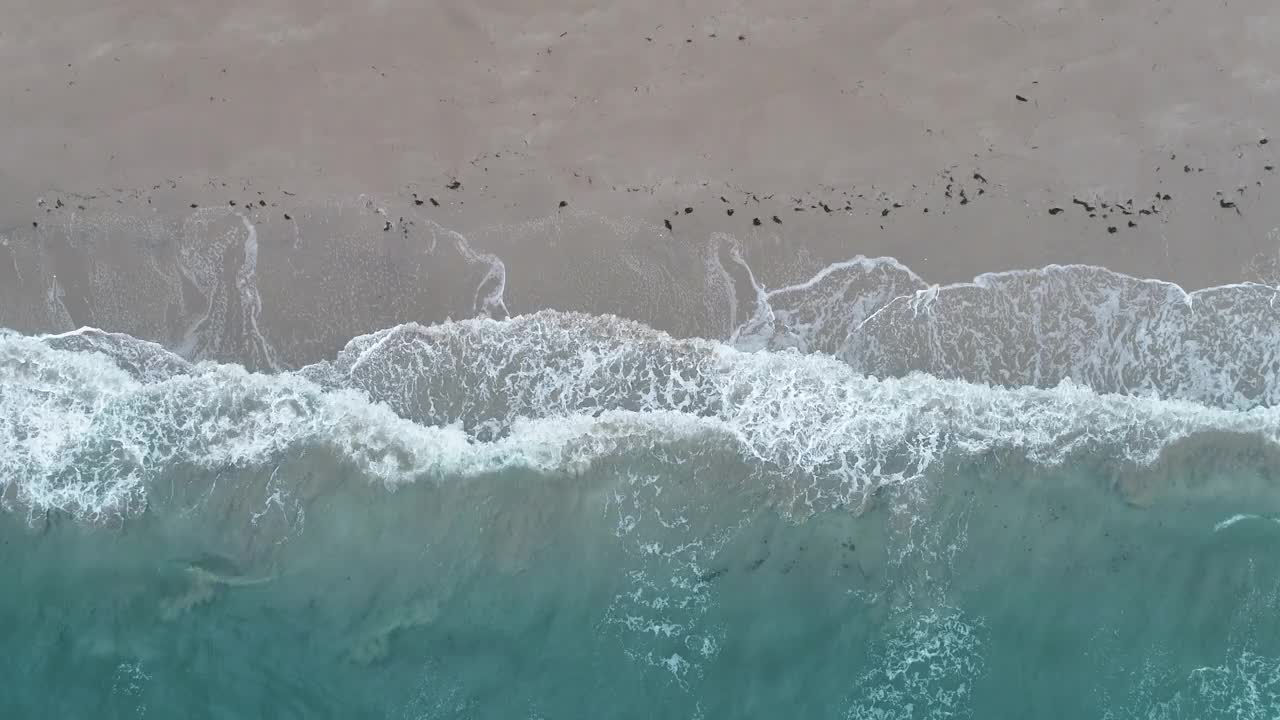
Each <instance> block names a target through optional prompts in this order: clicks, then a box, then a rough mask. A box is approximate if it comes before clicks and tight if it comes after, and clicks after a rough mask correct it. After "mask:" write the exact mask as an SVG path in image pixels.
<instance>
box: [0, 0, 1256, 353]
mask: <svg viewBox="0 0 1280 720" xmlns="http://www.w3.org/2000/svg"><path fill="white" fill-rule="evenodd" d="M357 5H358V6H356V5H347V4H331V3H317V2H299V1H298V0H277V1H276V2H271V3H243V2H229V3H218V4H208V3H192V2H177V3H154V2H149V1H147V2H143V1H139V2H130V3H117V4H113V5H112V6H109V7H103V6H102V5H101V4H100V3H88V2H83V0H67V1H65V2H60V3H57V4H54V5H49V4H47V3H35V2H25V1H20V0H12V1H11V2H9V3H8V7H7V8H6V12H5V16H6V17H8V18H10V19H11V21H10V22H6V23H5V24H4V25H5V27H4V28H3V30H0V68H3V69H2V70H0V105H2V106H3V107H5V108H6V112H4V113H3V114H2V116H0V326H6V327H10V328H14V329H18V330H21V331H24V332H33V331H58V330H67V329H71V328H75V327H79V326H83V325H92V326H95V327H99V328H102V329H106V330H118V331H124V332H129V333H130V334H133V335H135V336H137V337H143V338H147V339H152V340H156V341H159V342H162V343H163V344H165V345H166V346H169V347H174V348H178V349H180V350H182V351H183V352H184V354H186V355H187V356H189V357H209V358H218V359H240V360H243V361H245V362H248V363H249V364H250V365H252V366H254V367H272V366H275V367H286V366H297V365H299V364H302V363H304V362H307V361H309V360H313V359H315V358H317V357H325V356H329V355H331V354H332V353H333V351H334V350H336V349H337V348H338V347H341V345H342V344H343V343H344V342H346V340H347V339H349V338H350V337H352V336H353V335H355V334H358V333H361V332H367V331H369V330H373V329H376V328H381V327H386V326H389V325H392V324H395V323H399V322H405V321H411V320H415V321H419V322H424V323H429V322H436V321H441V320H444V319H446V318H454V319H457V318H460V317H467V316H471V315H475V314H483V313H487V314H490V315H498V316H501V315H506V314H520V313H526V312H530V311H533V310H536V309H539V308H547V307H552V308H557V309H564V310H583V311H590V312H594V313H602V312H612V313H616V314H619V315H623V316H627V317H631V318H635V319H638V320H641V321H643V322H645V323H648V324H650V325H652V326H654V327H657V328H659V329H664V330H668V331H670V332H673V333H675V334H678V335H706V336H712V337H725V336H727V335H728V333H730V332H731V331H732V330H733V327H734V325H735V324H736V323H738V322H741V320H742V319H743V318H741V317H737V316H736V315H735V313H734V311H733V310H732V308H730V306H731V305H732V304H733V303H726V298H730V299H731V298H735V297H741V296H743V294H744V293H749V292H750V287H751V286H750V284H749V283H746V282H745V281H744V280H743V278H742V277H741V276H740V275H741V271H742V268H743V267H749V268H750V271H751V273H752V274H753V276H754V278H755V280H756V281H757V282H758V283H760V284H762V285H764V286H767V287H776V286H778V285H785V284H788V283H794V282H799V281H802V280H804V279H805V278H807V277H810V276H812V275H813V274H814V273H815V272H817V271H819V270H821V269H822V268H823V267H825V266H827V265H828V264H830V263H832V262H835V261H839V260H844V259H847V258H850V257H853V256H856V255H867V256H880V255H888V256H893V257H896V258H898V259H899V260H901V261H902V262H903V263H905V264H906V265H908V266H910V267H911V268H912V269H913V270H915V271H916V272H917V273H919V274H920V275H921V276H922V277H924V278H926V279H928V280H929V281H932V282H939V283H945V282H953V281H957V280H967V279H969V278H972V277H973V276H975V275H976V274H979V273H983V272H989V271H997V270H1004V269H1013V268H1034V267H1040V266H1043V265H1046V264H1050V263H1085V264H1095V265H1102V266H1105V267H1108V268H1111V269H1113V270H1116V271H1119V272H1123V273H1127V274H1130V275H1134V276H1138V277H1154V278H1161V279H1166V280H1171V281H1174V282H1177V283H1179V284H1181V285H1183V286H1184V287H1185V288H1187V289H1193V288H1201V287H1206V286H1212V285H1217V284H1224V283H1233V282H1240V281H1262V282H1268V283H1271V284H1275V283H1277V282H1280V230H1277V227H1280V203H1277V202H1276V201H1275V200H1276V195H1275V187H1277V186H1276V185H1275V184H1273V183H1276V182H1280V176H1278V175H1277V173H1276V171H1275V165H1276V164H1277V162H1280V158H1278V157H1277V156H1278V155H1280V153H1277V150H1278V149H1280V128H1277V127H1273V126H1272V125H1271V124H1273V123H1274V122H1275V119H1276V118H1280V8H1277V7H1276V6H1275V4H1274V3H1270V2H1265V1H1263V0H1254V1H1251V2H1238V3H1232V4H1231V5H1230V6H1229V7H1224V6H1219V5H1213V6H1209V5H1205V4H1204V3H1197V2H1191V1H1190V0H1176V1H1173V2H1162V3H1150V2H1136V1H1131V0H1124V1H1123V2H1078V3H1063V4H1054V3H1025V2H1014V1H1012V0H999V1H997V2H989V3H981V4H978V3H967V4H961V5H951V6H942V5H938V4H936V3H924V2H892V3H889V2H872V3H866V4H857V5H854V4H847V3H828V2H790V3H777V2H774V3H762V2H746V3H743V2H728V1H721V0H716V1H714V2H708V3H698V4H696V5H694V4H688V3H683V2H670V1H667V0H657V1H656V2H652V3H644V4H642V5H636V4H635V3H607V4H600V3H585V2H555V3H551V2H546V1H545V0H537V1H535V2H522V3H505V2H480V3H475V2H467V3H462V2H444V3H434V4H431V5H430V7H420V6H418V4H411V3H400V2H391V1H385V2H368V3H359V4H357ZM1272 133H1274V134H1275V135H1276V137H1275V138H1274V139H1273V138H1272V137H1271V134H1272ZM667 224H670V228H668V227H667ZM734 253H737V254H738V255H740V256H741V258H742V261H743V262H742V264H735V263H733V262H730V261H729V259H728V258H729V256H731V255H733V254H734ZM735 268H737V270H735Z"/></svg>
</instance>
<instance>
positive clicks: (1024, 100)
mask: <svg viewBox="0 0 1280 720" xmlns="http://www.w3.org/2000/svg"><path fill="white" fill-rule="evenodd" d="M1014 97H1015V98H1017V99H1018V102H1027V99H1026V98H1024V97H1022V96H1021V95H1014Z"/></svg>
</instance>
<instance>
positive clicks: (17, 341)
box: [0, 311, 1280, 515]
mask: <svg viewBox="0 0 1280 720" xmlns="http://www.w3.org/2000/svg"><path fill="white" fill-rule="evenodd" d="M71 335H74V334H67V335H61V336H46V337H42V338H30V337H22V336H17V335H3V336H0V437H4V438H6V439H5V440H4V441H2V442H0V498H6V499H7V500H8V501H9V502H10V504H14V505H20V506H23V507H26V508H28V509H33V510H34V509H49V508H57V509H62V510H66V511H69V512H73V513H76V514H81V515H86V514H87V515H95V514H101V513H103V512H111V511H127V510H128V509H130V508H136V507H141V506H144V505H145V503H146V500H147V493H148V488H149V487H150V486H151V484H153V483H154V482H155V481H156V480H157V479H158V478H160V477H163V476H164V474H165V472H166V471H168V470H172V469H173V468H176V467H180V466H195V467H202V468H208V469H218V468H236V467H248V466H264V465H268V464H270V463H273V462H279V461H280V459H281V458H283V457H285V456H287V455H288V454H290V453H298V452H305V451H306V450H307V449H312V448H318V449H323V450H327V451H329V452H333V453H335V454H337V455H338V456H339V457H340V458H342V459H343V460H345V461H347V462H350V463H352V464H353V465H355V466H356V467H358V468H359V469H360V470H361V471H362V472H363V473H365V474H366V475H367V476H368V477H369V478H370V479H373V480H376V481H380V482H383V483H386V484H388V485H390V486H394V485H396V484H400V483H404V482H411V481H413V480H415V479H418V478H422V477H427V476H430V477H445V476H473V475H476V474H479V473H485V472H491V471H495V470H500V469H503V468H506V467H526V468H533V469H535V470H540V471H547V472H559V471H568V472H579V471H582V470H584V469H586V468H588V467H589V466H590V465H591V463H593V462H596V461H598V460H601V459H604V458H611V457H616V456H617V455H619V454H621V453H630V452H652V451H653V449H654V448H655V447H663V446H670V445H673V444H678V445H680V446H682V447H684V448H686V451H687V449H688V448H692V447H704V448H709V449H714V450H715V451H716V452H730V453H733V454H736V455H737V456H740V457H741V458H743V459H744V460H745V461H746V462H748V463H750V464H751V465H752V466H753V467H755V468H757V469H758V471H759V472H761V473H765V474H767V475H768V476H769V477H771V478H773V480H772V482H773V483H774V484H775V485H776V487H777V492H779V493H782V494H784V495H786V497H780V498H778V500H779V502H784V503H801V504H804V505H808V506H813V507H821V506H831V505H837V504H844V503H849V502H854V501H856V498H857V497H859V496H865V493H867V492H869V491H871V490H874V489H875V488H876V487H879V486H880V485H883V484H886V483H897V482H905V481H908V480H911V479H913V478H918V477H920V476H921V475H922V474H924V473H925V472H926V471H928V470H929V469H930V468H932V467H937V466H940V465H943V464H945V463H948V462H960V461H964V460H965V459H966V458H978V457H982V456H984V455H985V454H987V453H991V452H1007V453H1012V454H1016V455H1018V456H1020V457H1024V458H1026V459H1027V460H1028V461H1030V462H1032V463H1034V464H1037V465H1043V466H1053V465H1057V464H1060V463H1062V462H1064V461H1066V460H1068V459H1071V458H1078V457H1086V456H1088V457H1101V458H1113V459H1116V460H1119V461H1121V462H1124V463H1128V464H1136V465H1147V464H1151V463H1153V462H1155V461H1156V460H1158V459H1159V457H1160V455H1161V453H1162V452H1164V451H1165V450H1166V449H1168V448H1169V447H1171V446H1172V445H1174V444H1177V443H1181V442H1183V441H1186V440H1187V439H1188V438H1194V437H1197V436H1204V435H1213V434H1219V435H1221V434H1224V433H1225V434H1230V435H1241V436H1246V437H1250V438H1255V439H1256V440H1257V441H1258V442H1262V443H1263V444H1264V445H1266V446H1267V447H1274V446H1277V445H1280V415H1278V413H1280V411H1278V410H1276V409H1270V408H1253V409H1250V410H1247V411H1235V410H1228V409H1221V408H1214V407H1207V406H1205V405H1201V404H1197V403H1193V402H1188V401H1184V400H1159V399H1154V398H1144V397H1135V396H1124V395H1100V394H1098V393H1096V392H1094V391H1092V390H1090V389H1089V388H1086V387H1084V386H1082V385H1079V384H1076V383H1073V382H1071V381H1067V380H1064V381H1063V382H1061V383H1059V384H1058V385H1056V386H1054V387H1052V388H1035V387H1020V388H1002V387H990V386H986V385H979V384H974V383H969V382H964V381H959V380H943V379H938V378H935V377H932V376H929V375H924V374H920V373H913V374H910V375H907V376H905V377H902V378H885V379H877V378H874V377H869V376H866V375H862V374H860V373H858V372H857V371H856V370H855V369H854V368H851V367H850V366H849V365H847V364H845V363H843V362H840V361H838V360H835V359H833V358H829V357H825V356H820V355H801V354H799V353H796V352H754V353H747V352H742V351H739V350H735V349H733V348H731V347H728V346H725V345H723V344H720V343H716V342H713V341H707V340H698V339H694V340H677V339H674V338H671V337H670V336H668V335H666V334H664V333H661V332H657V331H654V330H652V329H649V328H647V327H645V326H643V325H639V324H637V323H633V322H629V321H624V320H619V319H617V318H613V317H599V316H588V315H578V314H566V313H557V312H550V311H546V312H541V313H537V314H534V315H529V316H523V317H518V318H514V319H510V320H504V321H494V320H487V319H485V320H468V321H463V322H456V323H447V324H443V325H437V326H431V327H422V326H418V325H412V324H411V325H402V326H397V327H394V328H390V329H387V330H384V331H381V332H378V333H373V334H370V335H366V336H362V337H359V338H356V339H354V340H352V341H351V342H350V343H349V344H348V345H347V347H346V348H345V349H344V350H343V351H342V352H340V353H339V354H338V355H337V357H336V358H335V359H334V360H333V361H329V362H324V363H318V364H316V365H312V366H308V367H306V368H303V369H302V370H300V371H298V372H287V373H281V374H276V375H267V374H259V373H250V372H248V371H246V370H244V369H243V368H241V367H239V366H235V365H220V364H214V363H201V364H197V365H186V364H184V363H183V362H182V361H181V360H180V359H178V358H176V356H173V357H166V356H165V355H164V351H163V350H160V349H159V348H158V346H154V345H150V344H149V343H141V341H137V340H134V339H132V338H128V336H118V335H108V334H105V333H97V332H96V331H83V332H81V333H79V335H81V336H82V337H79V338H78V339H77V338H72V337H71ZM139 358H143V360H140V359H139ZM157 368H160V369H159V370H158V369H157Z"/></svg>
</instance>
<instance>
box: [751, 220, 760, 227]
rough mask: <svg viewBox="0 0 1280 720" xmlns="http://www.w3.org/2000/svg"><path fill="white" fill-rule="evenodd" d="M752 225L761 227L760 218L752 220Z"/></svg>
mask: <svg viewBox="0 0 1280 720" xmlns="http://www.w3.org/2000/svg"><path fill="white" fill-rule="evenodd" d="M751 224H752V225H755V226H756V227H760V218H751Z"/></svg>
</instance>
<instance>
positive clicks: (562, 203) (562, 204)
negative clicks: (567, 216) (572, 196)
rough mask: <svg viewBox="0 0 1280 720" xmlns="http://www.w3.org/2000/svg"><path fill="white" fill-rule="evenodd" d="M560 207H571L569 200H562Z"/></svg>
mask: <svg viewBox="0 0 1280 720" xmlns="http://www.w3.org/2000/svg"><path fill="white" fill-rule="evenodd" d="M560 207H569V202H568V201H567V200H561V201H560Z"/></svg>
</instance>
